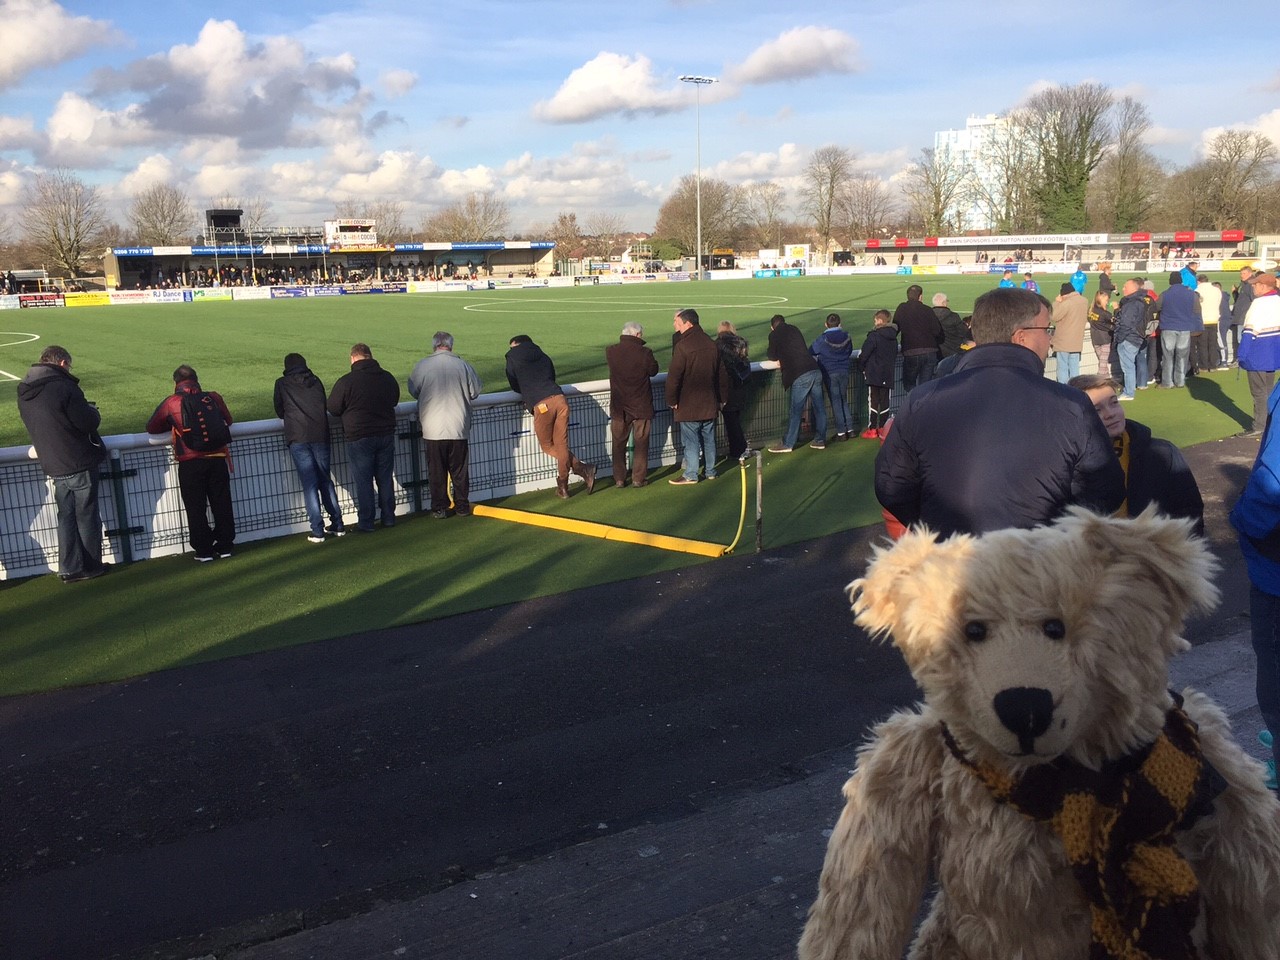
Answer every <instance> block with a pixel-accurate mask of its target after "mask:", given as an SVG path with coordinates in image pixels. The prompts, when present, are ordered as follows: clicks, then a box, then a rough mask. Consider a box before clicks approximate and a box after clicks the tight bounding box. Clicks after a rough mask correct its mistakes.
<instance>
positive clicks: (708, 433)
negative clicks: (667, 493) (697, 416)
mask: <svg viewBox="0 0 1280 960" xmlns="http://www.w3.org/2000/svg"><path fill="white" fill-rule="evenodd" d="M680 446H681V448H682V449H683V450H684V478H685V479H686V480H697V479H698V469H699V467H701V466H703V465H705V466H706V468H707V479H708V480H714V479H715V476H716V422H715V421H714V420H684V421H682V422H681V423H680Z"/></svg>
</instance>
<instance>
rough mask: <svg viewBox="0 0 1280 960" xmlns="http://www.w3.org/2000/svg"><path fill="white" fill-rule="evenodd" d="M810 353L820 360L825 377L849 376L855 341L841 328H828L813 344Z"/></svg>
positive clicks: (819, 363) (819, 364)
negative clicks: (833, 375)
mask: <svg viewBox="0 0 1280 960" xmlns="http://www.w3.org/2000/svg"><path fill="white" fill-rule="evenodd" d="M809 352H810V353H811V354H813V356H814V357H816V358H817V360H818V366H820V367H821V368H822V374H823V376H824V377H830V376H831V375H832V374H835V375H836V376H845V377H847V376H848V375H849V363H850V361H852V360H853V339H852V338H851V337H850V336H849V334H848V333H847V332H846V331H845V330H843V329H841V328H840V327H828V328H827V329H825V330H823V331H822V333H820V334H819V335H818V336H817V337H815V338H814V341H813V343H811V344H810V345H809Z"/></svg>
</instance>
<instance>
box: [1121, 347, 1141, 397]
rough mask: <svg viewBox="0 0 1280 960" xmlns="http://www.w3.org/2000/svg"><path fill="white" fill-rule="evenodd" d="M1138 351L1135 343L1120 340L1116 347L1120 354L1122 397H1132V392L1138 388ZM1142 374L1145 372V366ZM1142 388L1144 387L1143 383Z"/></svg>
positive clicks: (1138, 348)
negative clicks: (1122, 381)
mask: <svg viewBox="0 0 1280 960" xmlns="http://www.w3.org/2000/svg"><path fill="white" fill-rule="evenodd" d="M1140 349H1141V348H1140V347H1139V346H1138V345H1137V344H1136V343H1130V342H1129V341H1128V340H1122V341H1121V342H1120V343H1119V345H1117V347H1116V350H1117V352H1118V353H1119V354H1120V376H1121V378H1122V379H1123V380H1124V390H1123V395H1124V396H1126V397H1132V396H1133V395H1134V393H1133V391H1134V390H1135V389H1136V388H1137V386H1138V351H1139V350H1140ZM1143 372H1144V373H1145V372H1146V365H1145V364H1144V365H1143ZM1143 386H1146V384H1145V382H1144V383H1143Z"/></svg>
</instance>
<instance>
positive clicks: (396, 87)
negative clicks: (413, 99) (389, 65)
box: [378, 70, 418, 97]
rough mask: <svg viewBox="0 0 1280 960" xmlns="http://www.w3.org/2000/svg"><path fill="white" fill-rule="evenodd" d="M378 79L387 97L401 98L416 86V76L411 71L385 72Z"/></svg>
mask: <svg viewBox="0 0 1280 960" xmlns="http://www.w3.org/2000/svg"><path fill="white" fill-rule="evenodd" d="M378 79H379V81H380V82H381V83H382V89H383V90H385V91H386V92H387V96H389V97H403V96H404V95H405V94H407V93H409V92H410V91H411V90H413V88H414V87H416V86H417V85H418V75H417V74H416V73H414V72H413V71H412V70H385V71H383V73H382V76H381V77H379V78H378Z"/></svg>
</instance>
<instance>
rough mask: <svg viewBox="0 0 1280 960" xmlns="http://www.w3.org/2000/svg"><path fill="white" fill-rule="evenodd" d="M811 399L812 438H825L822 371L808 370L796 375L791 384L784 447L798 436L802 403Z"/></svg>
mask: <svg viewBox="0 0 1280 960" xmlns="http://www.w3.org/2000/svg"><path fill="white" fill-rule="evenodd" d="M809 400H812V401H813V439H815V440H823V441H825V440H826V439H827V405H826V403H824V402H823V399H822V373H821V372H820V371H818V370H810V371H809V372H808V373H802V374H800V376H798V377H796V379H795V382H794V383H792V384H791V413H790V415H789V416H788V418H787V433H786V436H784V437H783V438H782V445H783V446H784V447H794V446H795V445H796V440H797V439H799V437H800V419H801V418H802V417H803V416H804V405H805V403H806V402H807V401H809Z"/></svg>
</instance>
